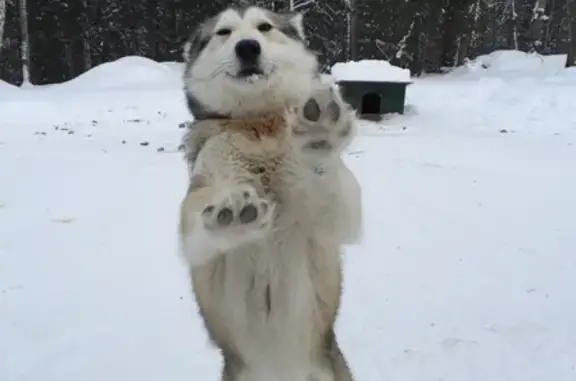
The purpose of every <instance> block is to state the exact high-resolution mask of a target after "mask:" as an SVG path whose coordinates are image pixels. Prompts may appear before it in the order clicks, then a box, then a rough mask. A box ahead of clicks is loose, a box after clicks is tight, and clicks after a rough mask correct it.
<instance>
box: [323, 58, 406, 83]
mask: <svg viewBox="0 0 576 381" xmlns="http://www.w3.org/2000/svg"><path fill="white" fill-rule="evenodd" d="M331 73H332V76H333V77H334V79H335V81H336V82H346V81H348V82H395V83H410V82H411V81H410V70H408V69H403V68H401V67H398V66H394V65H391V64H390V62H388V61H380V60H361V61H349V62H338V63H336V64H334V66H332V69H331Z"/></svg>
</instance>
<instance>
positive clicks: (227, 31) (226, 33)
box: [216, 28, 232, 36]
mask: <svg viewBox="0 0 576 381" xmlns="http://www.w3.org/2000/svg"><path fill="white" fill-rule="evenodd" d="M231 33H232V29H230V28H222V29H219V30H218V31H217V32H216V34H217V35H219V36H229V35H230V34H231Z"/></svg>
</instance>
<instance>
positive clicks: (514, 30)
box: [510, 0, 520, 50]
mask: <svg viewBox="0 0 576 381" xmlns="http://www.w3.org/2000/svg"><path fill="white" fill-rule="evenodd" d="M510 3H511V4H510V5H511V12H512V18H511V34H512V45H513V46H514V50H519V49H520V47H519V45H518V13H517V12H516V0H510Z"/></svg>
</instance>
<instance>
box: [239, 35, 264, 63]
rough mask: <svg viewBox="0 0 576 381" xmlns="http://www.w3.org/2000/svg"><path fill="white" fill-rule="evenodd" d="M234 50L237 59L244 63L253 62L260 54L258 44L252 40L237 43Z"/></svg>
mask: <svg viewBox="0 0 576 381" xmlns="http://www.w3.org/2000/svg"><path fill="white" fill-rule="evenodd" d="M235 50H236V56H237V57H238V59H239V60H240V61H242V62H244V63H253V62H255V61H256V60H257V59H258V57H259V56H260V53H261V52H262V49H261V48H260V43H259V42H258V41H256V40H252V39H246V40H240V41H238V43H237V44H236V47H235Z"/></svg>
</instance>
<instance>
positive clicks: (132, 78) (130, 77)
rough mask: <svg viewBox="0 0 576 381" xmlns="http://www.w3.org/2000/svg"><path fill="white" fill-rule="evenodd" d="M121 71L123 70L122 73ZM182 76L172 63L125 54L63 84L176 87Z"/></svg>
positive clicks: (66, 86)
mask: <svg viewBox="0 0 576 381" xmlns="http://www.w3.org/2000/svg"><path fill="white" fill-rule="evenodd" d="M118 73H122V75H121V76H119V75H118ZM180 78H181V76H180V75H178V73H177V71H176V68H175V67H173V66H171V65H162V64H158V63H157V62H155V61H153V60H151V59H149V58H144V57H135V56H129V57H123V58H120V59H118V60H116V61H113V62H108V63H103V64H101V65H98V66H96V67H95V68H93V69H92V70H89V71H88V72H86V73H84V74H82V75H80V76H78V77H76V78H74V79H73V80H71V81H69V82H67V83H64V84H62V85H61V87H63V88H66V90H68V89H69V88H70V87H73V88H75V89H89V90H96V89H98V90H102V89H110V90H111V89H117V88H134V87H145V86H147V87H154V86H166V85H167V84H169V85H171V86H177V84H178V83H179V82H180Z"/></svg>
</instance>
